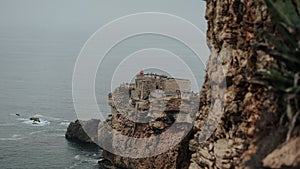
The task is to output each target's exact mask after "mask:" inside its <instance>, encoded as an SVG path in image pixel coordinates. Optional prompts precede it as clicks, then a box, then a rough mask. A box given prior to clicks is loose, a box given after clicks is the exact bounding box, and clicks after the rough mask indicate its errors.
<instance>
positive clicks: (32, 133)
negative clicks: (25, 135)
mask: <svg viewBox="0 0 300 169" xmlns="http://www.w3.org/2000/svg"><path fill="white" fill-rule="evenodd" d="M45 131H46V130H39V131H34V132H31V133H29V135H34V134H38V133H42V132H45Z"/></svg>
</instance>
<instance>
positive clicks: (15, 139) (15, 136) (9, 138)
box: [0, 134, 24, 141]
mask: <svg viewBox="0 0 300 169" xmlns="http://www.w3.org/2000/svg"><path fill="white" fill-rule="evenodd" d="M20 136H21V135H18V134H14V135H12V136H11V137H8V138H0V141H17V140H22V139H24V138H23V137H20Z"/></svg>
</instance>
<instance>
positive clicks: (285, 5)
mask: <svg viewBox="0 0 300 169" xmlns="http://www.w3.org/2000/svg"><path fill="white" fill-rule="evenodd" d="M264 3H265V4H266V6H267V7H268V11H269V14H270V16H271V18H272V21H273V23H274V24H275V33H269V32H267V31H265V32H263V35H264V37H265V39H266V41H268V42H269V44H271V46H272V47H271V46H265V47H264V48H262V49H263V50H264V51H265V52H266V53H267V54H269V55H270V56H272V57H274V59H275V60H276V64H275V65H273V66H272V68H270V70H267V71H266V72H264V73H263V79H264V80H265V81H267V82H268V84H269V85H271V86H272V88H273V89H275V90H276V91H277V93H279V94H280V95H282V96H283V97H284V100H285V101H286V113H284V114H283V116H282V119H284V118H285V117H286V118H285V119H287V121H288V122H289V131H288V134H287V139H289V138H290V137H291V134H292V132H293V129H294V128H295V125H297V119H298V117H299V112H300V109H299V106H298V102H299V101H300V97H299V93H300V82H299V80H300V13H299V11H300V0H264Z"/></svg>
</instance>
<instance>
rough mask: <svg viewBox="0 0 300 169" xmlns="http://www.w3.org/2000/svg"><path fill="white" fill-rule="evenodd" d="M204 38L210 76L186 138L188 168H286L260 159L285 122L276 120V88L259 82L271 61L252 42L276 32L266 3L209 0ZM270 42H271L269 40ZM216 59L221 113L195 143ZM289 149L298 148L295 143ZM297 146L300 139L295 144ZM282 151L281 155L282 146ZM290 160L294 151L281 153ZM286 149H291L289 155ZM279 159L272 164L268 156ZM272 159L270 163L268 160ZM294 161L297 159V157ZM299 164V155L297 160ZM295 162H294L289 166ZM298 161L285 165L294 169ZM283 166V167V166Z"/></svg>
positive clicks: (280, 136) (206, 109) (270, 148)
mask: <svg viewBox="0 0 300 169" xmlns="http://www.w3.org/2000/svg"><path fill="white" fill-rule="evenodd" d="M206 2H207V11H206V19H207V20H208V31H207V38H208V41H209V47H210V49H211V56H210V61H209V63H208V75H207V77H206V82H205V84H204V86H203V89H202V90H201V98H200V102H201V104H200V111H199V113H198V114H197V115H198V116H197V121H196V123H195V126H194V131H195V132H196V134H195V135H194V138H193V139H191V141H190V145H189V147H190V150H191V151H192V152H193V154H192V156H191V165H190V167H189V168H190V169H198V168H246V167H247V168H262V167H263V165H265V166H266V167H274V165H271V164H276V163H280V164H282V165H277V166H276V167H278V168H280V167H284V165H283V164H284V163H285V161H284V159H280V158H279V157H280V156H278V154H280V153H277V159H276V158H271V157H272V155H269V157H268V158H267V159H265V160H264V162H263V159H264V158H265V157H266V156H267V155H268V154H269V153H271V152H272V151H273V150H274V149H276V148H277V147H279V145H280V144H281V143H283V142H284V141H285V138H286V133H287V126H286V125H283V124H282V123H280V117H281V115H282V112H283V111H284V110H282V107H281V106H280V104H281V103H280V102H279V97H278V96H276V94H275V93H274V91H272V90H270V89H269V88H267V87H265V86H264V85H261V84H260V83H259V82H258V81H257V77H258V75H257V74H256V72H258V71H259V70H263V69H267V68H268V67H269V66H270V64H271V63H273V62H274V60H273V59H272V58H271V57H269V56H268V55H267V54H265V53H264V52H262V51H260V50H258V49H257V48H256V47H255V44H259V43H266V41H265V40H264V39H263V36H261V35H262V32H263V31H268V32H270V33H273V32H274V29H273V24H272V22H271V20H270V16H269V15H268V12H267V8H266V6H265V5H264V4H263V3H262V2H261V1H256V0H255V1H254V0H249V1H242V0H207V1H206ZM268 46H271V45H270V44H269V45H268ZM216 63H221V65H222V66H221V68H222V69H223V70H227V72H226V81H227V89H226V91H225V94H224V96H225V103H224V111H223V112H222V113H223V114H222V119H221V122H220V123H219V125H218V127H217V129H216V131H215V132H214V133H213V135H212V136H211V137H210V138H209V139H208V140H207V141H204V142H200V143H199V135H201V133H202V132H203V130H204V129H203V125H204V122H203V121H204V120H205V119H206V118H207V114H208V113H209V109H210V108H211V107H213V104H212V105H211V97H212V96H211V86H210V84H212V81H213V79H211V76H210V74H212V73H213V72H215V71H216V70H218V69H219V68H218V67H217V66H216ZM294 142H297V140H296V141H295V140H294V141H292V143H286V144H285V145H290V148H287V149H291V147H293V148H292V149H296V150H299V147H297V146H295V145H294V146H293V144H295V143H294ZM297 143H298V144H299V140H298V142H297ZM278 151H281V155H283V154H284V153H282V152H283V151H284V150H278ZM285 152H286V154H285V156H286V155H289V156H290V157H291V158H292V159H297V158H299V156H297V153H292V151H285ZM288 152H289V153H288ZM271 159H272V160H277V161H276V162H274V161H272V160H271ZM270 160H271V161H270ZM295 161H297V160H295ZM298 163H299V159H298ZM293 165H294V166H293ZM295 165H299V164H297V162H294V163H289V165H286V166H289V167H295ZM286 166H285V167H286Z"/></svg>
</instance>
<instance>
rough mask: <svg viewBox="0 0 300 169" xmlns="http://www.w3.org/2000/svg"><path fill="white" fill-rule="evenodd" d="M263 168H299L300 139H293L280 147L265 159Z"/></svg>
mask: <svg viewBox="0 0 300 169" xmlns="http://www.w3.org/2000/svg"><path fill="white" fill-rule="evenodd" d="M263 166H264V167H268V168H283V167H295V168H296V167H297V166H298V167H299V166H300V137H297V138H293V139H291V140H289V141H287V142H286V143H283V144H282V145H280V146H278V148H277V149H275V150H274V151H273V152H271V153H270V154H269V155H268V156H267V157H266V158H264V159H263Z"/></svg>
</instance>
